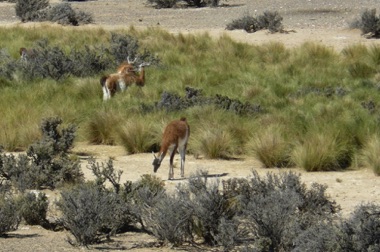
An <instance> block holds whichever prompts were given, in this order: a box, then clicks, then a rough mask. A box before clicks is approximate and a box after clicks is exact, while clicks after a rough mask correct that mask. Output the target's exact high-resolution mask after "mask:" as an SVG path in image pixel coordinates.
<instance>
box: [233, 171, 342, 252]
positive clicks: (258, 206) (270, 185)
mask: <svg viewBox="0 0 380 252" xmlns="http://www.w3.org/2000/svg"><path fill="white" fill-rule="evenodd" d="M240 185H241V186H235V187H232V188H237V189H238V190H239V191H238V193H240V194H239V196H240V197H239V199H240V207H241V208H242V215H241V218H242V225H243V226H244V227H246V228H247V229H248V232H249V234H250V235H252V238H253V244H251V245H253V246H254V247H257V248H261V251H290V250H291V249H292V248H293V246H294V242H295V241H296V240H297V238H298V236H299V235H300V234H302V232H304V231H306V230H308V229H310V228H314V226H315V225H317V224H318V223H332V221H333V219H334V214H335V213H337V211H338V210H339V207H338V206H337V205H336V203H335V202H334V201H331V200H330V199H329V198H328V196H326V186H322V185H320V184H317V183H315V184H313V185H312V186H311V187H310V189H308V188H307V187H306V185H305V184H304V183H301V180H300V176H299V175H296V174H294V173H292V172H285V173H281V174H278V175H276V174H272V173H267V176H266V178H262V177H260V176H259V175H258V174H257V172H255V171H254V172H253V177H252V178H251V179H249V180H248V184H247V182H245V181H244V180H243V181H241V182H240Z"/></svg>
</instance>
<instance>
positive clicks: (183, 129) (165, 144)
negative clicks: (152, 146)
mask: <svg viewBox="0 0 380 252" xmlns="http://www.w3.org/2000/svg"><path fill="white" fill-rule="evenodd" d="M189 136H190V126H189V124H188V123H187V120H186V118H185V117H182V118H181V119H180V120H174V121H172V122H170V123H169V124H168V125H167V126H166V128H165V130H164V133H163V135H162V142H161V148H160V151H159V152H158V155H157V156H156V155H154V153H153V157H154V159H153V163H152V164H153V171H154V172H155V173H156V172H157V170H158V168H160V165H161V162H162V160H163V159H164V157H165V155H166V153H167V151H168V150H169V152H170V167H169V180H170V179H173V178H174V169H173V168H174V167H173V160H174V155H175V153H176V152H177V150H178V152H179V154H180V155H181V177H182V178H183V177H184V176H185V156H186V148H187V142H188V140H189Z"/></svg>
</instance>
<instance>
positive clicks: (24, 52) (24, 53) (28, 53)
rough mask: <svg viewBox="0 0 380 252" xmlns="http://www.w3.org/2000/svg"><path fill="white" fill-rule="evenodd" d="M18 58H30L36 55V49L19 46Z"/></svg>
mask: <svg viewBox="0 0 380 252" xmlns="http://www.w3.org/2000/svg"><path fill="white" fill-rule="evenodd" d="M19 54H20V58H21V59H23V60H27V59H32V58H35V57H36V51H35V50H34V49H26V48H25V47H21V48H20V50H19Z"/></svg>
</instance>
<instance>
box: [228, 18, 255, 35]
mask: <svg viewBox="0 0 380 252" xmlns="http://www.w3.org/2000/svg"><path fill="white" fill-rule="evenodd" d="M226 29H227V30H244V31H246V32H249V33H253V32H257V31H258V30H261V29H262V27H261V26H260V24H259V22H258V21H257V19H256V18H254V17H252V16H250V15H245V16H243V17H241V18H239V19H236V20H233V21H232V22H231V23H228V24H227V27H226Z"/></svg>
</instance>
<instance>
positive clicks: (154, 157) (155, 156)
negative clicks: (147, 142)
mask: <svg viewBox="0 0 380 252" xmlns="http://www.w3.org/2000/svg"><path fill="white" fill-rule="evenodd" d="M152 154H153V157H154V158H155V159H156V158H157V157H156V155H154V151H152Z"/></svg>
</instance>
